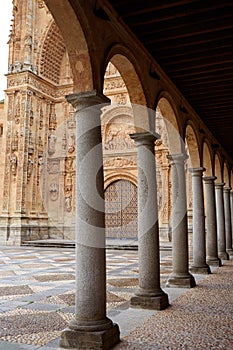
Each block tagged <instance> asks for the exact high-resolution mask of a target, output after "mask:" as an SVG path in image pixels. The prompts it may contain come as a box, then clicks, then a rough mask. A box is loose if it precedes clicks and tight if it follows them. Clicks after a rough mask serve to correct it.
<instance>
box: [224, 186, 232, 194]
mask: <svg viewBox="0 0 233 350" xmlns="http://www.w3.org/2000/svg"><path fill="white" fill-rule="evenodd" d="M230 190H231V187H228V186H226V187H223V192H226V193H230Z"/></svg>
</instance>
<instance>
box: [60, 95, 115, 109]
mask: <svg viewBox="0 0 233 350" xmlns="http://www.w3.org/2000/svg"><path fill="white" fill-rule="evenodd" d="M66 100H67V102H69V103H71V104H72V106H73V107H74V108H75V110H76V112H78V111H80V110H82V109H85V108H88V107H92V106H94V105H100V104H110V103H111V100H110V99H109V98H108V97H106V96H105V95H103V94H100V93H99V92H97V91H96V90H92V91H84V92H78V93H74V94H71V95H67V96H66Z"/></svg>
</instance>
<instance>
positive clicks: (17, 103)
mask: <svg viewBox="0 0 233 350" xmlns="http://www.w3.org/2000/svg"><path fill="white" fill-rule="evenodd" d="M19 121H20V99H19V97H18V98H17V102H16V107H15V124H19Z"/></svg>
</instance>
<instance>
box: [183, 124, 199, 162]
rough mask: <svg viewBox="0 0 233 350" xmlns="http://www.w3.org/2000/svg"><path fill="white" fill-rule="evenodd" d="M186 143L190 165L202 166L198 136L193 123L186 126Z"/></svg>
mask: <svg viewBox="0 0 233 350" xmlns="http://www.w3.org/2000/svg"><path fill="white" fill-rule="evenodd" d="M185 144H186V147H187V154H188V156H189V160H188V163H189V166H190V167H191V168H198V167H200V165H201V161H200V150H199V145H198V138H197V135H196V133H195V129H194V128H193V126H192V125H191V124H187V125H186V128H185Z"/></svg>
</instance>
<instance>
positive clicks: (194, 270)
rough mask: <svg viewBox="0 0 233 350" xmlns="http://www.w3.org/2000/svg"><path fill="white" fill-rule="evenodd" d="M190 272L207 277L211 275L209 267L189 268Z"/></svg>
mask: <svg viewBox="0 0 233 350" xmlns="http://www.w3.org/2000/svg"><path fill="white" fill-rule="evenodd" d="M190 272H192V273H196V274H200V275H208V274H210V273H211V271H210V267H209V265H205V266H191V267H190Z"/></svg>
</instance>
